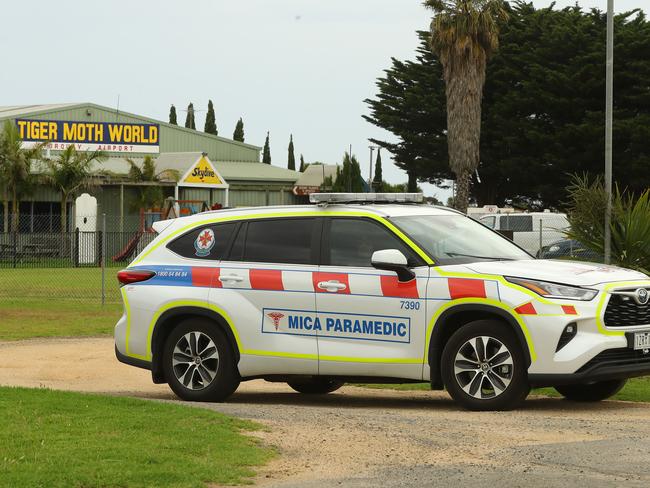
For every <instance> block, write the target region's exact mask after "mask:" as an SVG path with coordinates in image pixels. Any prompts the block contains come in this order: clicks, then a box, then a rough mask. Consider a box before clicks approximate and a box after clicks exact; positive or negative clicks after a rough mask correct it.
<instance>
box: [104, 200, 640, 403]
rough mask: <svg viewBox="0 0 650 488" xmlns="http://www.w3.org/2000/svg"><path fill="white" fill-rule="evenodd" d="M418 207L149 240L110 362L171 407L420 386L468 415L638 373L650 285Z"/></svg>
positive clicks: (229, 218)
mask: <svg viewBox="0 0 650 488" xmlns="http://www.w3.org/2000/svg"><path fill="white" fill-rule="evenodd" d="M421 198H422V196H421V195H419V194H398V195H389V194H385V195H384V194H370V195H359V194H315V195H312V196H311V200H312V202H313V203H315V204H314V205H309V206H290V207H263V208H242V209H227V210H220V211H215V212H206V213H201V214H197V215H193V216H190V217H185V218H179V219H174V220H168V221H162V222H158V223H156V224H155V229H156V231H157V232H158V233H159V235H158V237H157V238H156V239H155V240H154V241H153V242H152V243H151V244H149V245H148V246H147V247H146V248H145V249H144V250H143V251H142V253H141V254H140V255H139V256H137V258H136V259H135V260H134V261H133V262H132V263H131V264H130V265H129V266H128V267H127V268H126V269H124V270H122V271H120V273H119V275H118V279H119V281H120V283H121V293H122V298H123V302H124V314H123V316H122V317H121V318H120V320H119V322H118V323H117V325H116V327H115V349H116V355H117V357H118V359H119V360H120V361H122V362H124V363H127V364H130V365H133V366H138V367H142V368H146V369H148V370H151V372H152V376H153V381H154V382H156V383H164V382H166V383H168V384H169V386H170V387H171V389H172V390H173V391H174V392H175V393H176V394H177V395H178V396H179V397H181V398H183V399H186V400H195V401H222V400H225V399H226V398H228V397H229V396H230V395H231V394H232V393H233V392H234V391H235V390H236V389H237V387H238V385H239V384H240V382H241V381H246V380H251V379H260V378H261V379H265V380H267V381H275V382H286V383H288V384H289V385H290V386H291V387H292V388H293V389H294V390H296V391H298V392H301V393H305V394H324V393H329V392H332V391H334V390H336V389H338V388H340V386H341V385H343V384H344V383H346V382H350V383H353V382H363V383H369V382H376V383H390V382H393V383H408V382H423V381H425V382H430V383H431V387H432V388H434V389H443V388H446V389H447V390H448V392H449V393H450V394H451V396H452V397H453V398H454V399H455V400H456V401H457V402H458V403H460V404H461V405H463V406H465V407H466V408H469V409H475V410H499V409H510V408H514V407H515V406H516V405H517V404H519V403H520V402H521V401H522V400H523V399H524V398H525V397H526V395H527V394H528V393H529V391H530V388H531V386H553V387H555V388H556V389H557V390H558V391H559V392H560V393H562V394H563V395H564V396H565V397H567V398H569V399H572V400H579V401H596V400H602V399H604V398H607V397H609V396H611V395H613V394H614V393H616V392H617V391H618V390H619V389H620V388H621V387H622V386H623V385H624V383H625V381H626V379H627V378H630V377H634V376H641V375H645V374H650V304H649V301H650V278H649V277H647V276H646V275H644V274H642V273H639V272H635V271H630V270H626V269H621V268H617V267H613V266H604V265H600V264H588V263H582V262H571V261H552V260H539V259H535V258H533V257H532V256H531V255H529V254H528V253H526V252H525V251H524V250H522V249H521V248H520V247H518V246H516V245H515V244H513V243H512V242H510V241H509V240H507V239H506V238H504V237H503V236H501V235H500V234H498V233H497V232H495V231H493V230H491V229H489V228H487V227H486V226H484V225H482V224H480V223H478V222H476V221H475V220H472V219H471V218H469V217H467V216H465V215H462V214H460V213H458V212H456V211H453V210H450V209H447V208H442V207H434V206H428V205H419V204H417V203H412V202H418V201H421Z"/></svg>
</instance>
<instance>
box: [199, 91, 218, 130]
mask: <svg viewBox="0 0 650 488" xmlns="http://www.w3.org/2000/svg"><path fill="white" fill-rule="evenodd" d="M203 132H206V133H208V134H214V135H215V136H216V135H219V131H218V130H217V120H216V117H215V115H214V105H212V100H208V113H207V114H205V128H204V129H203Z"/></svg>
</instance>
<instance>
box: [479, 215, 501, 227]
mask: <svg viewBox="0 0 650 488" xmlns="http://www.w3.org/2000/svg"><path fill="white" fill-rule="evenodd" d="M496 220H497V218H496V217H494V216H492V217H483V218H482V219H481V223H482V224H483V225H485V226H487V227H489V228H490V229H494V224H496Z"/></svg>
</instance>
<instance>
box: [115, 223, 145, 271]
mask: <svg viewBox="0 0 650 488" xmlns="http://www.w3.org/2000/svg"><path fill="white" fill-rule="evenodd" d="M142 234H143V232H142V231H138V232H137V233H136V234H135V236H133V239H131V240H130V241H129V243H128V244H127V245H126V247H125V248H124V249H122V251H121V252H120V253H119V254H116V255H115V256H113V262H116V263H119V262H120V261H126V260H127V259H129V258H130V257H131V255H132V254H133V252H134V251H135V249H136V247H138V242H140V238H142Z"/></svg>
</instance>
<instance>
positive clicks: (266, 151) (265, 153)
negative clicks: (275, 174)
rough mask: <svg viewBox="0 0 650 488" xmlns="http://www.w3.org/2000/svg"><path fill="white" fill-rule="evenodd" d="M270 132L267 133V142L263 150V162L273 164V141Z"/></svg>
mask: <svg viewBox="0 0 650 488" xmlns="http://www.w3.org/2000/svg"><path fill="white" fill-rule="evenodd" d="M270 135H271V133H270V132H267V133H266V142H265V143H264V151H263V152H262V162H263V163H264V164H271V143H270V140H269V139H270Z"/></svg>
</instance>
